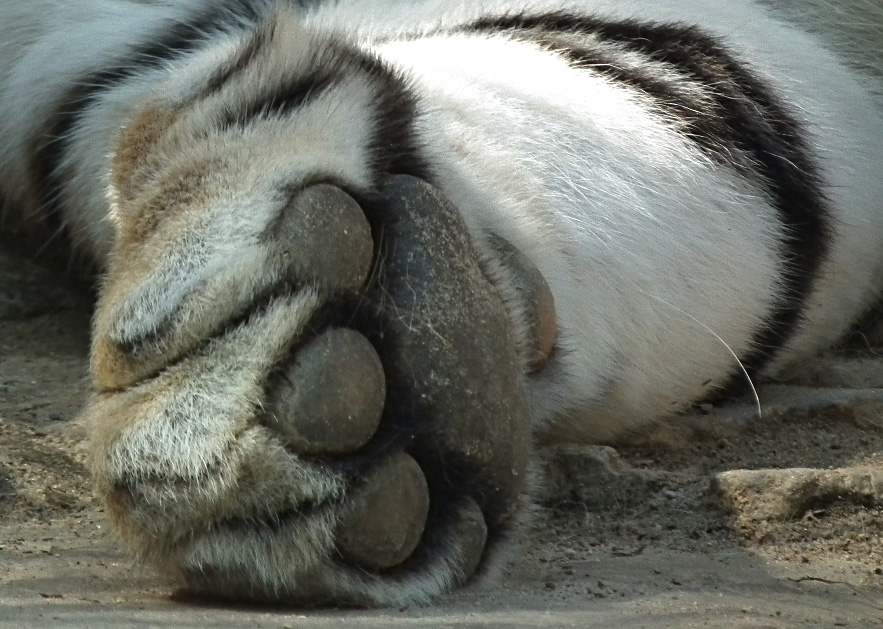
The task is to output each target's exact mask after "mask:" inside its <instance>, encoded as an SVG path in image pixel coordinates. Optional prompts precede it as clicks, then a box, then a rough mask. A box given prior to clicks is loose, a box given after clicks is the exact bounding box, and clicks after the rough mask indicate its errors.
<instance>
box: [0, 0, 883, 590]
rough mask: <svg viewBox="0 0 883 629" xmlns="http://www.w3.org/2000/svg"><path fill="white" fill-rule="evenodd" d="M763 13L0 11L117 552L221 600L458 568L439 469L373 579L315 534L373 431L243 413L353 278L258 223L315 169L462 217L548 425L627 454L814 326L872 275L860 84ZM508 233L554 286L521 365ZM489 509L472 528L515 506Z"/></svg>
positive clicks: (526, 5) (818, 334) (1, 80)
mask: <svg viewBox="0 0 883 629" xmlns="http://www.w3.org/2000/svg"><path fill="white" fill-rule="evenodd" d="M808 1H811V0H808ZM817 4H818V3H815V4H813V7H814V8H815V9H820V6H816V5H817ZM848 4H849V7H850V8H851V9H855V10H856V11H857V12H859V13H861V12H863V15H864V16H865V18H866V19H867V22H868V23H873V24H878V28H883V9H878V8H875V6H873V5H871V4H863V3H862V1H861V0H852V1H851V2H850V3H848ZM648 5H649V6H648ZM806 15H808V13H804V14H803V18H806ZM789 21H790V18H788V16H787V14H786V13H784V11H782V10H779V9H777V8H775V7H772V8H771V7H766V8H764V7H762V6H760V5H759V4H757V3H755V2H754V0H737V1H736V0H734V1H733V2H730V3H726V5H719V4H717V3H709V2H705V1H703V0H659V1H656V2H652V3H648V2H644V1H643V0H617V1H616V2H607V1H606V0H535V1H532V2H531V1H528V0H511V1H503V0H472V1H470V0H456V1H453V2H452V1H450V0H447V1H444V0H340V1H339V2H323V1H321V0H314V1H312V2H310V1H304V2H285V1H284V0H179V1H175V2H173V1H171V0H155V1H150V2H132V1H127V0H98V1H96V0H88V1H87V0H73V1H72V0H67V1H65V2H62V1H61V0H31V1H30V2H27V3H16V2H11V1H6V0H3V1H0V56H2V58H4V59H5V60H8V63H6V64H5V65H4V67H2V68H0V89H2V93H3V94H4V98H3V100H2V101H0V140H2V141H0V191H2V194H3V195H4V196H6V197H8V198H10V199H11V200H12V201H14V203H15V204H16V205H17V207H19V208H21V210H22V214H21V216H20V218H21V220H23V221H24V222H26V223H27V224H29V225H31V226H32V227H33V228H34V231H35V233H42V234H47V233H52V232H54V231H57V230H63V231H64V233H65V234H67V235H68V237H69V238H70V240H71V242H72V246H73V247H74V248H75V249H76V250H78V251H80V252H82V253H83V255H85V256H87V257H90V258H91V259H92V260H93V261H94V263H95V265H96V266H97V267H98V268H100V269H102V272H103V275H102V278H103V279H102V290H101V297H100V299H99V303H98V304H97V307H96V315H95V327H94V331H93V352H92V372H93V380H94V383H95V390H96V397H95V400H94V402H93V404H92V405H91V407H90V410H89V415H90V417H91V421H92V424H93V437H92V453H93V469H94V473H95V477H96V483H97V485H98V487H99V491H100V492H101V493H102V495H103V496H104V498H105V500H106V501H107V502H108V506H109V511H110V513H111V515H112V517H113V518H114V520H115V523H116V525H117V527H118V529H119V531H120V532H121V534H122V536H123V537H124V538H125V541H126V542H127V543H128V544H129V545H130V546H131V547H132V548H133V549H134V550H136V551H137V552H139V553H140V554H141V555H142V556H144V557H145V558H147V559H149V560H150V561H152V562H154V563H156V564H157V565H159V566H160V567H161V568H162V569H164V570H165V571H167V572H170V573H172V574H174V575H175V576H176V577H178V578H181V579H183V580H185V581H187V582H188V583H190V584H191V585H193V586H194V587H199V588H203V589H205V590H207V591H211V592H214V593H220V594H222V595H225V596H251V597H254V598H261V599H266V598H282V599H284V600H289V601H308V602H316V601H326V600H331V601H336V602H359V603H364V602H366V601H367V602H372V603H383V604H399V603H406V602H412V601H419V600H426V599H427V598H430V597H432V596H434V595H436V594H438V593H439V592H441V591H444V590H446V589H448V588H450V587H451V586H452V585H454V584H455V583H457V582H459V581H461V580H462V579H463V578H465V577H466V576H468V573H469V572H470V570H471V568H469V569H467V567H465V566H467V564H469V562H468V561H466V560H464V553H466V552H467V551H466V550H465V549H468V548H469V544H470V543H472V542H470V541H469V540H470V539H471V538H469V536H468V535H466V534H465V533H464V531H465V530H466V528H464V527H466V524H467V523H468V519H469V517H470V516H469V512H468V509H467V508H466V507H465V506H464V504H465V503H464V502H463V500H461V498H462V497H461V496H459V494H458V490H456V488H455V489H449V490H446V492H442V493H441V494H438V495H436V494H433V496H435V498H434V500H435V499H436V498H437V499H438V500H439V501H441V503H440V504H438V505H436V504H435V503H434V507H433V509H434V511H433V513H434V514H435V515H432V516H431V517H430V522H431V524H432V526H435V528H434V529H432V530H430V531H429V532H428V533H427V534H426V536H425V541H424V543H423V545H421V546H420V548H419V550H418V551H417V552H416V554H415V555H414V556H413V557H412V558H411V559H410V560H409V562H408V563H407V568H406V569H404V568H403V569H402V570H399V571H398V572H396V571H392V572H389V573H383V575H382V576H380V575H371V574H369V573H366V572H365V571H363V570H360V569H358V568H357V567H353V566H350V565H347V564H346V562H343V561H341V560H340V559H339V557H338V556H337V554H336V553H337V550H336V549H337V546H336V545H337V544H338V541H337V540H336V538H335V535H336V533H335V531H336V530H337V528H336V527H338V526H339V525H340V521H342V519H343V518H344V515H343V514H344V513H345V507H346V504H348V502H347V501H348V500H350V495H351V492H353V491H354V490H353V487H354V486H356V485H358V483H357V481H356V480H354V478H355V477H354V475H353V472H352V470H353V469H356V468H358V469H362V468H360V467H359V466H360V465H363V462H364V461H367V462H368V463H365V464H366V465H368V466H369V467H370V466H371V465H373V464H374V463H376V461H380V460H382V459H383V456H384V454H383V451H382V449H380V448H377V449H373V450H372V449H369V450H367V451H366V452H365V453H360V454H358V455H354V456H353V461H352V462H349V463H347V462H334V464H326V463H325V462H323V461H314V460H311V459H309V457H299V456H297V455H296V454H292V453H291V452H289V451H288V450H286V448H285V447H283V445H284V444H283V443H282V442H281V441H280V437H279V436H278V435H276V434H275V433H273V432H272V430H270V429H269V428H268V427H267V426H265V425H262V424H260V422H259V421H258V420H257V419H256V417H258V416H259V414H260V409H261V408H262V405H263V404H264V402H265V400H264V398H265V396H266V392H265V391H264V389H265V388H266V387H267V384H266V383H267V382H268V381H269V380H270V379H271V377H272V373H273V370H274V369H276V368H277V367H278V365H279V364H280V363H281V362H283V361H284V360H285V359H286V357H287V355H288V354H289V353H290V352H291V351H292V347H299V346H300V344H301V343H302V342H303V339H304V338H305V335H307V334H309V333H312V332H311V331H312V330H314V329H315V328H316V326H317V325H319V323H318V322H322V321H328V320H334V321H337V322H344V323H346V324H348V325H349V324H351V323H352V321H354V320H355V318H356V315H357V314H358V308H357V307H355V306H352V307H351V306H350V305H351V304H354V303H358V302H359V300H360V299H361V298H362V297H364V294H363V293H362V292H360V290H361V289H360V282H363V281H365V280H364V278H362V279H359V278H361V277H362V276H360V275H358V273H356V274H355V275H353V276H352V277H351V276H349V275H347V274H345V273H343V274H340V273H338V274H337V275H335V273H337V271H336V270H335V269H336V267H335V266H334V260H331V261H330V262H329V261H327V260H326V259H325V258H322V253H323V252H322V251H313V249H312V248H311V246H312V244H311V243H308V242H307V243H300V244H298V243H297V242H295V243H291V242H287V241H286V240H285V237H284V236H283V235H280V234H287V233H288V232H287V231H286V229H288V226H289V223H288V222H287V221H290V220H292V219H291V218H290V217H291V215H290V212H291V211H292V209H291V208H292V207H295V206H296V205H297V203H298V199H299V198H300V197H299V195H300V194H301V193H302V192H303V191H304V190H306V189H310V188H311V186H315V185H318V184H332V185H333V186H336V187H337V188H339V189H341V190H343V191H345V192H346V194H347V195H349V197H351V198H352V199H354V200H355V201H356V202H358V203H359V204H360V206H361V208H362V210H363V211H364V213H365V217H366V219H365V220H367V224H368V225H369V226H370V230H371V233H372V237H373V238H374V239H375V248H376V250H377V251H378V252H380V253H381V254H382V253H383V252H395V246H396V242H395V241H394V240H393V241H390V240H389V239H390V238H392V236H390V235H389V234H390V233H397V232H396V231H395V229H393V227H394V222H390V221H391V219H390V218H389V217H388V216H385V215H384V210H383V207H381V206H380V205H379V199H380V197H379V196H378V195H379V190H380V189H381V188H382V186H383V182H384V181H386V178H387V177H389V176H390V175H397V174H398V175H401V174H404V175H410V176H414V177H417V178H419V179H423V180H425V181H428V182H430V183H431V184H432V185H433V186H435V187H436V188H438V189H439V190H440V191H441V192H442V193H443V194H444V195H445V196H446V197H447V198H448V199H449V200H450V201H451V202H452V203H453V204H454V206H455V207H456V208H458V209H459V212H460V214H461V216H462V220H463V221H464V223H465V225H466V229H468V231H469V235H470V236H471V241H472V246H474V247H475V249H476V254H475V258H476V260H477V261H478V263H480V264H481V268H482V269H483V270H484V272H485V274H486V276H487V278H488V280H489V281H490V282H491V283H492V284H493V285H494V287H495V289H496V291H497V292H498V293H499V297H500V298H501V300H502V304H503V307H504V308H505V312H506V313H507V315H508V317H509V321H510V324H511V345H512V347H511V348H507V349H506V351H509V349H511V351H512V352H513V353H514V354H513V355H515V356H517V358H518V360H519V361H520V362H519V363H518V364H519V369H520V372H519V374H518V378H519V380H518V381H519V382H521V383H522V386H523V389H524V393H525V395H526V398H527V403H528V405H529V408H530V419H531V424H532V429H533V431H534V433H535V434H536V435H537V436H538V438H541V439H544V440H576V441H595V442H609V441H614V440H617V439H622V438H625V437H628V436H629V435H632V434H635V433H637V432H640V431H641V430H643V429H645V428H646V427H647V426H649V425H651V424H652V422H653V421H654V420H656V419H658V418H660V417H662V416H664V415H668V414H672V413H676V412H678V411H682V410H685V409H688V408H689V407H690V406H691V405H693V404H695V403H697V402H699V401H701V400H704V399H707V398H708V397H709V396H716V395H720V394H721V393H722V392H731V391H732V390H734V389H735V388H737V385H739V384H744V383H745V376H748V377H750V378H764V377H770V376H775V377H787V374H788V370H789V369H791V368H792V367H793V366H794V365H796V364H798V363H799V362H800V361H803V360H805V359H806V358H807V357H810V356H812V354H813V353H815V352H817V351H819V350H821V349H822V348H824V347H826V346H828V345H830V344H832V343H835V342H836V341H837V340H838V339H839V338H840V337H841V336H842V335H843V334H844V333H845V332H846V331H847V330H849V329H850V326H851V325H853V324H854V323H855V322H856V321H857V320H858V319H859V318H860V317H861V316H862V315H863V314H865V313H866V311H867V310H868V308H869V307H870V306H871V304H874V303H876V302H877V301H878V299H879V296H880V292H881V288H883V286H881V284H880V280H879V278H880V277H881V271H883V211H881V210H883V177H881V176H880V172H881V163H883V148H881V147H883V99H881V94H883V90H881V88H880V83H879V78H872V76H873V74H874V73H873V71H872V72H871V73H869V74H863V73H861V72H860V71H858V70H854V69H852V66H850V65H849V64H848V63H846V62H844V61H842V60H841V58H840V57H838V56H837V55H835V54H834V53H831V52H829V48H828V44H826V43H823V38H822V37H823V35H824V33H823V35H819V34H818V33H819V32H822V31H824V30H825V29H824V27H823V26H822V24H821V22H814V23H810V24H808V25H804V26H806V29H804V28H797V27H796V26H794V25H793V24H789ZM810 31H812V32H814V33H816V34H808V32H810ZM831 35H833V36H834V37H835V40H834V41H833V42H832V43H831V44H830V45H831V47H832V48H838V49H842V48H843V45H842V41H838V40H836V36H837V33H832V34H831ZM853 44H854V49H855V50H858V51H859V52H860V53H861V54H863V55H864V57H863V58H862V59H858V61H859V62H860V63H858V64H857V65H865V66H868V65H870V66H872V70H873V66H875V65H876V68H878V69H879V67H881V66H883V51H881V50H880V49H879V47H878V48H874V47H873V46H874V44H873V41H872V38H870V37H866V36H865V37H864V38H863V39H861V38H860V39H858V41H854V42H853ZM347 198H348V197H347ZM344 205H346V204H345V203H344ZM344 227H345V228H346V229H344V230H343V232H345V233H346V234H349V233H350V232H351V231H352V230H355V229H356V225H355V224H349V225H344ZM350 228H351V229H350ZM366 229H368V228H366ZM440 237H441V236H439V238H440ZM341 238H343V236H341ZM501 242H502V243H508V244H505V246H504V247H502V248H501V247H500V246H499V244H495V243H501ZM384 247H386V248H385V249H384ZM510 247H511V248H512V250H514V251H516V252H520V253H519V255H523V256H524V259H525V260H527V261H528V262H527V264H528V265H533V266H534V267H536V269H535V270H536V271H537V275H538V276H542V277H543V278H545V282H546V283H547V284H548V286H549V288H550V290H551V293H552V295H553V296H554V301H555V313H556V321H555V323H556V325H557V340H556V346H555V349H554V352H553V354H552V357H551V360H550V361H549V364H548V365H545V366H544V367H543V368H542V369H538V368H537V367H536V365H533V364H531V360H530V349H529V348H530V347H531V344H532V343H533V342H534V340H535V339H534V336H535V332H536V329H537V326H538V325H539V323H538V322H537V321H536V316H537V315H536V313H535V311H534V310H532V309H531V308H532V303H530V300H529V299H526V298H525V297H524V295H525V292H524V290H523V286H522V285H521V284H519V281H521V280H519V276H518V275H517V272H516V270H513V267H512V265H511V263H510V262H508V261H507V260H509V258H507V257H506V256H505V255H503V254H501V251H502V250H504V249H505V250H509V248H510ZM390 255H392V254H390ZM310 256H314V257H310ZM383 257H384V256H383V255H378V256H377V259H376V260H375V261H374V265H373V267H372V269H373V270H372V272H371V273H372V274H371V277H370V278H369V279H368V280H367V281H368V285H369V286H374V287H375V288H376V289H377V290H378V291H380V290H382V288H383V285H382V281H383V273H384V271H383V268H384V267H383V264H384V260H383ZM315 260H326V262H323V263H322V264H318V263H315ZM461 262H462V261H460V260H450V266H451V267H452V268H460V266H458V265H460V263H461ZM311 265H312V266H311ZM419 271H420V269H416V270H415V273H416V275H415V277H417V276H418V275H419ZM360 272H361V271H360ZM341 273H342V272H341ZM354 278H355V279H354ZM378 278H379V279H378ZM368 294H369V295H370V294H371V293H370V291H369V293H368ZM341 304H350V305H347V306H342V305H341ZM450 308H451V309H452V310H456V309H457V308H456V307H455V305H453V304H451V305H450ZM329 313H330V314H329ZM347 322H348V323H347ZM374 333H376V337H377V338H380V337H382V330H379V331H378V330H374ZM369 336H370V335H369ZM371 338H372V340H373V341H376V338H375V337H371ZM381 354H382V357H383V358H384V359H386V356H387V354H384V353H383V352H382V351H381ZM391 367H392V366H391V365H386V368H387V370H389V371H390V372H393V371H396V370H398V371H396V372H397V373H398V372H407V370H408V365H395V368H396V369H395V370H394V369H391ZM500 369H501V370H502V369H503V368H502V367H501V368H500ZM391 390H392V391H398V389H396V388H395V387H394V386H393V387H392V388H391ZM465 394H466V392H464V395H465ZM518 395H520V393H519V392H518V391H513V396H516V397H517V396H518ZM398 402H399V404H400V405H402V404H404V403H403V402H401V401H398ZM391 404H393V403H391ZM393 405H394V404H393ZM399 432H407V431H406V430H400V431H399ZM391 439H392V441H393V442H395V443H398V441H396V439H401V437H395V438H391ZM464 439H465V437H464ZM418 441H419V440H418ZM454 441H456V439H455V440H454ZM509 445H510V446H511V444H509ZM519 447H521V446H519ZM414 448H416V450H414V452H417V454H415V456H416V457H417V460H418V463H419V464H420V465H421V466H423V473H425V475H426V477H427V478H428V479H429V484H430V485H431V486H433V483H434V482H435V481H434V480H433V479H434V474H443V472H444V471H434V470H432V469H430V468H431V465H430V464H429V463H426V462H425V461H428V460H429V458H431V457H429V456H428V455H427V456H426V457H425V458H423V459H421V458H420V455H419V447H418V446H414ZM525 449H526V446H525ZM525 456H526V453H525ZM442 463H443V464H450V466H451V472H450V473H451V476H452V477H456V478H462V477H464V476H468V474H469V473H473V472H474V473H475V475H476V478H478V477H479V476H481V474H482V473H484V470H481V469H478V470H475V469H472V468H470V467H469V466H468V465H466V464H463V463H462V461H455V460H454V459H451V460H450V461H442ZM433 491H434V490H433ZM463 491H464V492H465V493H468V491H466V490H465V489H464V490H463ZM504 502H505V501H504ZM494 508H495V509H497V511H498V513H497V514H496V515H493V516H492V515H491V514H490V512H489V511H488V508H487V507H486V506H485V507H484V514H483V517H484V519H485V520H486V524H487V526H488V529H489V531H490V535H491V538H492V539H496V538H497V537H500V536H502V533H503V531H504V529H505V528H506V526H508V523H509V520H510V518H511V512H512V511H513V510H514V503H512V504H509V503H506V504H504V505H503V506H502V507H499V508H497V507H494ZM499 513H504V514H505V515H499ZM439 514H445V515H444V516H440V515H439ZM433 518H435V519H433ZM464 561H465V563H464Z"/></svg>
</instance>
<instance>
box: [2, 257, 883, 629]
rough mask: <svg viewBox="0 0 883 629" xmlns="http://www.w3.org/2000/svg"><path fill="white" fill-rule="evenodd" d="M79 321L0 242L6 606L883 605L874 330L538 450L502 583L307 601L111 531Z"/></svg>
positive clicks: (196, 617) (643, 621)
mask: <svg viewBox="0 0 883 629" xmlns="http://www.w3.org/2000/svg"><path fill="white" fill-rule="evenodd" d="M23 284H24V285H25V286H29V287H31V289H30V290H23ZM33 287H39V288H38V289H34V288H33ZM88 321H89V310H88V302H87V300H86V299H84V298H82V297H81V296H79V295H77V294H75V293H71V292H69V291H67V290H65V289H63V288H62V287H60V286H58V285H57V284H56V283H54V282H53V281H52V280H51V279H49V278H48V277H46V276H45V275H44V274H42V273H41V272H40V271H39V270H38V269H36V268H32V267H31V266H29V265H27V264H25V263H23V262H21V261H19V260H11V259H10V258H9V257H7V256H3V255H2V254H0V626H4V627H5V626H9V627H53V626H74V627H77V626H81V627H85V626H89V627H95V628H97V627H128V626H133V627H135V626H150V627H164V626H169V627H215V626H242V627H298V628H300V627H304V628H310V627H340V626H346V627H412V626H413V627H433V628H435V627H439V628H441V627H513V628H514V627H588V626H597V627H649V628H661V627H727V628H732V627H775V628H779V627H878V626H883V353H880V355H879V356H878V353H875V351H874V349H873V348H871V347H868V346H867V345H866V347H865V348H864V349H861V348H860V345H861V343H856V344H854V345H855V346H856V347H859V348H858V349H856V347H852V348H851V349H848V350H841V351H839V352H838V353H835V354H832V355H830V356H827V357H825V358H823V359H820V360H819V361H818V362H816V363H813V364H812V365H811V366H808V367H807V369H806V372H805V373H804V374H802V376H801V378H800V380H799V383H800V384H789V385H787V386H786V385H777V386H769V387H766V388H764V389H761V391H760V397H761V401H762V403H763V415H762V417H760V418H758V417H757V411H756V409H755V408H754V407H753V406H752V404H751V403H746V404H744V405H736V406H734V407H731V408H727V409H714V408H708V407H707V408H705V409H699V410H697V413H696V415H695V416H691V417H687V418H681V419H678V420H677V421H673V422H670V423H668V424H666V425H664V426H661V427H660V428H659V429H658V430H657V431H656V433H655V434H654V435H653V436H652V437H651V438H649V439H646V440H645V441H644V442H642V443H640V444H635V445H632V446H629V447H620V448H618V449H617V450H613V449H611V448H603V447H594V448H589V447H581V448H575V447H571V448H559V449H553V450H548V451H545V452H544V453H542V459H541V461H542V463H541V468H542V469H543V470H544V471H545V475H546V478H547V483H548V488H547V490H546V491H545V493H544V495H543V498H542V500H541V501H540V503H539V505H538V506H537V507H536V509H535V510H534V513H533V518H532V520H531V522H530V524H529V525H527V526H526V527H525V528H526V530H525V531H524V534H523V536H522V542H521V544H520V546H521V548H520V549H517V550H516V551H515V552H514V553H513V557H514V558H513V560H512V562H511V564H510V565H509V567H508V569H507V570H506V571H505V572H504V573H503V574H501V575H500V577H499V578H497V579H495V580H494V581H493V582H491V583H490V584H485V585H482V586H473V587H470V588H467V589H466V590H463V591H461V592H457V593H455V594H453V595H451V596H449V597H447V598H445V599H443V600H441V601H439V602H438V604H436V605H434V606H430V607H423V608H404V609H392V610H346V611H341V610H322V611H305V610H297V609H280V608H261V607H245V608H243V607H237V606H230V605H218V604H213V603H211V602H207V601H201V600H194V599H192V598H189V597H188V596H187V595H186V593H182V592H177V591H175V590H174V589H173V587H171V586H170V585H168V584H166V583H163V582H162V581H160V580H158V579H157V578H156V577H155V576H154V575H153V574H151V572H150V570H149V569H146V568H143V567H141V566H139V565H136V564H135V563H133V562H132V561H131V560H130V559H129V558H127V557H126V556H125V555H124V554H123V553H121V552H120V550H119V549H118V547H117V545H116V544H115V543H114V541H113V539H112V537H111V536H110V534H109V533H108V531H107V527H106V523H105V519H104V516H103V514H102V510H101V507H100V505H99V504H97V502H96V501H95V500H94V499H93V498H92V495H91V492H90V486H89V481H88V478H87V475H86V472H85V468H84V460H85V452H84V449H83V445H82V443H83V435H84V429H83V426H82V425H81V423H80V422H78V420H77V412H78V409H79V408H80V407H81V405H82V404H83V402H84V401H85V399H86V396H87V391H88V384H87V380H86V372H87V350H88V335H87V329H88ZM764 470H765V471H764Z"/></svg>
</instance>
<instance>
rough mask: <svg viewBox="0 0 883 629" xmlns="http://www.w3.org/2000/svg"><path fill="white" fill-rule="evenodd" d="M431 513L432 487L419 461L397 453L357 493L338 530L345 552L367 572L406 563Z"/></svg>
mask: <svg viewBox="0 0 883 629" xmlns="http://www.w3.org/2000/svg"><path fill="white" fill-rule="evenodd" d="M428 513H429V488H428V486H427V484H426V478H425V477H424V475H423V471H422V470H421V469H420V466H419V465H417V462H416V461H415V460H414V459H412V458H411V457H410V456H408V455H407V454H404V453H397V454H395V455H393V456H392V457H391V458H389V459H388V460H387V461H385V462H384V463H383V464H381V466H380V467H379V468H377V469H375V470H374V471H373V472H372V473H371V475H370V477H369V478H368V479H367V481H366V482H365V483H364V485H363V486H362V487H361V488H360V489H359V490H357V492H356V495H355V497H354V499H353V502H352V504H351V505H350V508H349V509H348V510H347V512H346V513H345V514H344V516H343V518H342V519H341V522H340V525H339V528H338V547H339V549H340V551H341V553H342V554H343V555H344V556H345V557H347V558H349V559H350V560H352V561H353V562H355V563H356V564H358V565H360V566H362V567H365V568H369V569H375V570H379V569H385V568H392V567H394V566H397V565H399V564H401V563H403V562H404V561H405V560H406V559H408V557H410V556H411V554H412V553H413V552H414V550H415V549H416V548H417V544H418V543H419V542H420V538H421V536H422V535H423V529H424V527H425V526H426V518H427V515H428Z"/></svg>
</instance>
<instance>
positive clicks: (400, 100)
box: [361, 55, 434, 183]
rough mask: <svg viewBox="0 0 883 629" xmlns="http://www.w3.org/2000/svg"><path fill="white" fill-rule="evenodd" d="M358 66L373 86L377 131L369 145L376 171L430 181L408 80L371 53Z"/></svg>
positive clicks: (429, 170) (430, 172) (415, 102)
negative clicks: (366, 74) (369, 78)
mask: <svg viewBox="0 0 883 629" xmlns="http://www.w3.org/2000/svg"><path fill="white" fill-rule="evenodd" d="M361 65H362V69H363V70H364V71H365V72H367V73H368V75H369V76H370V77H371V78H372V83H373V84H374V85H375V94H376V96H375V107H376V114H375V124H376V130H375V133H374V136H373V138H372V141H371V145H370V147H369V151H370V155H371V156H372V162H373V166H374V169H375V172H378V173H382V174H384V175H412V176H414V177H418V178H419V179H423V180H424V181H428V182H430V183H432V181H433V180H434V175H433V173H432V170H431V168H430V166H429V163H428V162H427V161H426V159H425V158H424V157H423V155H424V151H423V147H422V145H421V142H420V140H419V136H418V133H417V129H416V124H417V118H418V110H417V99H416V97H415V96H414V92H413V91H412V90H411V89H410V88H409V86H408V84H407V80H406V79H405V78H404V77H403V76H401V75H399V74H398V73H397V72H396V71H394V70H392V69H390V68H389V67H387V66H386V65H385V64H384V63H383V62H382V61H381V60H380V59H377V58H376V57H374V56H370V55H366V56H364V57H363V58H362V60H361Z"/></svg>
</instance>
